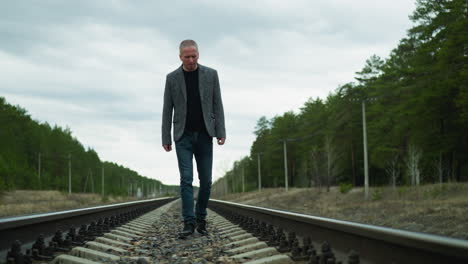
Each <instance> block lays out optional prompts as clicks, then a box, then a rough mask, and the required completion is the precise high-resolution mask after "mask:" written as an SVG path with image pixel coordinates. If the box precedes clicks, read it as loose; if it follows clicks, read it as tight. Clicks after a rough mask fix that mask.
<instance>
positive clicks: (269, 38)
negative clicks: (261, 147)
mask: <svg viewBox="0 0 468 264" xmlns="http://www.w3.org/2000/svg"><path fill="white" fill-rule="evenodd" d="M414 7H415V6H414V1H413V0H381V1H375V0H355V1H346V0H340V1H339V0H323V1H322V0H320V1H311V0H304V1H299V0H297V1H284V0H282V1H273V0H271V1H268V0H263V1H250V0H243V1H239V0H237V1H219V0H218V1H216V0H202V1H130V0H128V1H118V0H101V1H94V0H88V1H59V0H56V1H52V0H50V1H46V0H37V1H3V2H2V3H1V4H0V72H1V74H0V96H2V97H5V98H6V100H7V101H8V102H9V103H11V104H15V105H16V104H18V105H20V106H22V107H23V108H25V109H27V110H28V111H29V113H30V114H31V116H32V117H33V119H35V120H38V121H40V122H49V123H50V124H57V125H59V126H61V127H67V126H68V127H70V129H71V130H72V132H73V135H74V136H75V137H76V138H77V139H78V140H79V141H80V142H81V143H83V145H85V146H89V147H91V148H93V149H95V150H96V151H97V152H98V154H99V156H100V158H101V159H102V160H106V161H112V162H116V163H119V164H122V165H124V166H126V167H129V168H131V169H133V170H135V171H137V172H139V173H140V174H141V175H144V176H147V177H150V178H156V179H158V180H161V181H162V182H163V183H165V184H178V182H179V176H178V169H177V161H176V156H175V151H173V152H170V153H166V152H164V151H163V149H162V147H161V110H162V95H163V89H164V82H165V77H166V74H167V73H169V72H171V71H172V70H174V69H175V68H177V67H178V66H179V65H180V61H179V58H178V44H179V43H180V41H181V40H183V39H187V38H191V39H194V40H196V41H197V42H198V44H199V49H200V59H199V63H200V64H203V65H206V66H210V67H212V68H215V69H217V70H218V73H219V77H220V83H221V89H222V94H223V101H224V107H225V115H226V129H227V141H226V145H224V146H222V147H220V146H217V145H215V147H214V149H215V160H214V171H213V173H214V175H213V177H214V179H215V180H216V179H217V178H219V177H221V176H223V175H224V172H225V171H226V170H228V169H230V168H231V166H232V163H233V162H234V161H235V160H237V159H239V158H241V157H243V156H245V155H248V154H249V151H250V146H251V144H252V142H253V140H254V139H255V137H254V135H253V129H254V127H255V124H256V122H257V120H258V119H259V118H260V117H261V116H263V115H264V116H266V117H268V118H272V117H274V116H275V115H281V114H283V113H284V112H286V111H290V110H293V111H295V112H297V111H298V109H299V107H300V106H302V105H303V104H304V102H305V101H306V100H307V99H308V98H310V97H314V98H315V97H320V98H326V96H327V95H328V94H329V93H331V92H334V91H335V89H336V88H337V87H338V86H339V85H340V84H345V83H347V82H350V81H353V77H354V73H355V72H356V71H359V70H361V68H362V67H363V66H364V63H365V60H366V59H367V58H369V57H370V56H371V55H372V54H377V55H379V56H381V57H383V58H386V57H387V56H388V54H389V52H390V51H391V49H393V48H395V47H396V45H397V44H398V42H399V40H400V39H401V38H403V37H404V36H405V35H406V30H407V29H409V28H410V26H411V22H410V21H409V19H408V15H410V14H411V13H412V11H413V9H414ZM194 183H195V184H196V185H197V181H196V180H195V182H194Z"/></svg>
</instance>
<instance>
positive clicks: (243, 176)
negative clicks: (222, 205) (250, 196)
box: [242, 165, 245, 192]
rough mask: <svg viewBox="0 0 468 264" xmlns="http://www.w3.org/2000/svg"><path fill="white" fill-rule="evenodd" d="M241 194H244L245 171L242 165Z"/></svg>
mask: <svg viewBox="0 0 468 264" xmlns="http://www.w3.org/2000/svg"><path fill="white" fill-rule="evenodd" d="M242 192H245V170H244V165H242Z"/></svg>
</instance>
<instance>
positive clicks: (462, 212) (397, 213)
mask: <svg viewBox="0 0 468 264" xmlns="http://www.w3.org/2000/svg"><path fill="white" fill-rule="evenodd" d="M467 194H468V184H467V183H451V184H443V185H439V184H434V185H423V186H419V187H397V188H396V189H393V188H390V187H372V188H371V189H370V192H369V199H368V200H365V199H364V190H363V188H352V189H351V190H349V191H348V192H346V193H343V192H342V191H340V187H332V188H331V189H330V192H326V190H325V188H322V189H317V188H293V189H290V190H289V191H288V192H285V190H284V189H283V188H279V189H265V190H262V192H260V193H259V192H250V193H244V194H230V195H226V196H223V197H218V199H222V200H229V201H234V202H240V203H245V204H250V205H257V206H264V207H269V208H275V209H282V210H289V211H294V212H299V213H305V214H310V215H315V216H322V217H328V218H335V219H341V220H346V221H353V222H358V223H366V224H372V225H379V226H386V227H392V228H398V229H404V230H410V231H416V232H424V233H431V234H438V235H443V236H449V237H454V238H461V239H465V240H466V239H468V217H467V215H468V195H467Z"/></svg>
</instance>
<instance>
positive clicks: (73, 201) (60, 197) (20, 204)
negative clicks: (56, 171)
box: [0, 190, 130, 217]
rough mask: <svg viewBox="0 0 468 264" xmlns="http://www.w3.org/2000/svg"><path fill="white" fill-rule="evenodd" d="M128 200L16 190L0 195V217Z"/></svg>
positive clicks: (56, 192) (96, 195)
mask: <svg viewBox="0 0 468 264" xmlns="http://www.w3.org/2000/svg"><path fill="white" fill-rule="evenodd" d="M125 201H130V199H129V198H127V197H104V198H102V197H101V196H100V195H98V194H89V193H73V194H70V195H68V194H67V193H63V192H59V191H27V190H17V191H12V192H5V193H3V194H2V195H1V197H0V217H7V216H18V215H28V214H36V213H46V212H53V211H61V210H69V209H77V208H83V207H90V206H96V205H102V204H111V203H117V202H125Z"/></svg>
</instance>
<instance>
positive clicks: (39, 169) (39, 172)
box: [37, 152, 41, 187]
mask: <svg viewBox="0 0 468 264" xmlns="http://www.w3.org/2000/svg"><path fill="white" fill-rule="evenodd" d="M38 160H39V161H38V162H39V164H38V166H37V176H38V178H39V187H40V186H41V153H40V152H39V157H38Z"/></svg>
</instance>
